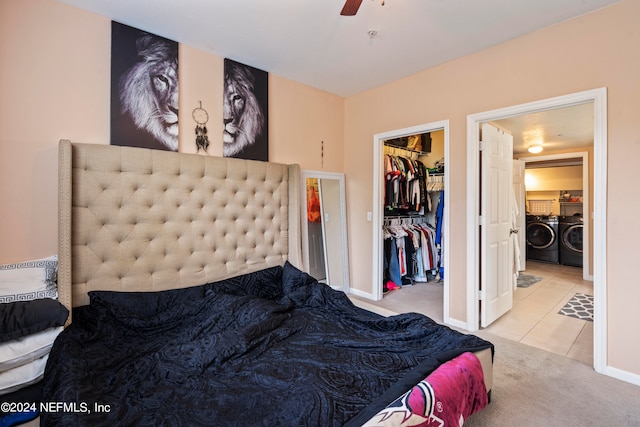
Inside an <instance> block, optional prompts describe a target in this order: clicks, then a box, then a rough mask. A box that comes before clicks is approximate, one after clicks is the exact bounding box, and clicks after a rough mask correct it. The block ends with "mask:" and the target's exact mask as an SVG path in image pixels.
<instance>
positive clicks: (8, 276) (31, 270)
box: [0, 255, 58, 303]
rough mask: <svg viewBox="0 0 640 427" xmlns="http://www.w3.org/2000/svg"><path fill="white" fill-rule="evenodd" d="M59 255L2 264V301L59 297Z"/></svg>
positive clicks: (0, 273) (0, 297) (0, 298)
mask: <svg viewBox="0 0 640 427" xmlns="http://www.w3.org/2000/svg"><path fill="white" fill-rule="evenodd" d="M57 281H58V257H57V256H56V255H54V256H50V257H48V258H42V259H36V260H32V261H26V262H21V263H18V264H4V265H0V303H8V302H14V301H31V300H34V299H41V298H53V299H56V298H58V287H57Z"/></svg>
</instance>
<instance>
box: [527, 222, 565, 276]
mask: <svg viewBox="0 0 640 427" xmlns="http://www.w3.org/2000/svg"><path fill="white" fill-rule="evenodd" d="M558 223H559V221H558V217H557V216H547V215H527V259H530V260H536V261H545V262H552V263H554V264H558V263H559V262H560V254H559V237H558Z"/></svg>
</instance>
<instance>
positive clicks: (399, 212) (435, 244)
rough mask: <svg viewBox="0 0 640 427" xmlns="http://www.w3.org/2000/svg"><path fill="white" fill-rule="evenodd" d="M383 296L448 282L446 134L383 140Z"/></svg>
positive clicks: (428, 133)
mask: <svg viewBox="0 0 640 427" xmlns="http://www.w3.org/2000/svg"><path fill="white" fill-rule="evenodd" d="M383 146H384V162H383V168H384V170H383V171H382V175H383V177H384V197H383V204H384V217H383V224H382V239H383V263H384V265H383V275H382V281H383V283H382V289H383V293H388V292H389V291H391V290H396V289H400V288H402V287H403V286H411V285H413V284H414V283H420V282H429V281H436V282H440V281H441V280H443V279H444V274H445V271H444V264H443V243H444V239H443V232H444V228H443V218H444V216H443V212H444V168H445V159H444V131H443V130H440V131H433V132H427V133H422V134H417V135H409V136H406V137H402V138H393V139H388V140H385V141H384V144H383Z"/></svg>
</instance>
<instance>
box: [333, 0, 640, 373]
mask: <svg viewBox="0 0 640 427" xmlns="http://www.w3.org/2000/svg"><path fill="white" fill-rule="evenodd" d="M638 16H640V2H638V1H631V0H629V1H623V2H621V3H618V4H616V5H614V6H612V7H609V8H606V9H601V10H599V11H597V12H594V13H591V14H588V15H583V16H581V17H578V18H576V19H573V20H570V21H566V22H563V23H561V24H558V25H555V26H552V27H548V28H546V29H542V30H540V31H537V32H535V33H531V34H529V35H526V36H523V37H520V38H517V39H514V40H511V41H509V42H506V43H503V44H500V45H497V46H494V47H492V48H489V49H486V50H484V51H482V52H479V53H476V54H472V55H468V56H466V57H464V58H461V59H458V60H454V61H451V62H449V63H446V64H443V65H441V66H439V67H435V68H432V69H429V70H426V71H423V72H421V73H418V74H416V75H413V76H410V77H408V78H405V79H402V80H399V81H396V82H393V83H391V84H388V85H385V86H382V87H379V88H376V89H374V90H370V91H367V92H364V93H361V94H358V95H356V96H352V97H349V98H347V100H346V112H345V114H346V121H345V123H346V131H345V144H346V145H345V170H346V171H348V173H349V179H348V180H347V192H348V193H349V194H350V198H349V204H348V206H347V208H348V216H349V244H350V255H349V259H350V260H351V274H352V280H351V283H352V284H353V285H354V286H357V287H358V289H360V290H362V291H363V292H372V289H373V286H374V284H373V283H372V271H373V269H374V268H378V266H373V265H372V260H371V256H370V255H369V254H370V253H371V247H372V245H373V242H372V240H371V236H372V228H371V227H372V223H371V222H367V221H366V220H365V218H366V212H367V211H371V210H374V209H377V207H374V206H373V205H372V203H373V195H372V191H373V182H372V181H373V172H372V168H362V167H360V165H361V164H367V163H368V164H370V165H372V164H373V141H372V135H374V134H377V133H381V132H387V131H391V130H394V129H401V128H405V127H409V126H415V125H419V124H423V123H430V122H434V121H438V120H444V119H449V121H450V126H451V129H450V141H451V147H450V150H451V151H450V152H451V155H450V158H449V159H446V161H447V168H449V170H450V172H451V181H450V185H451V194H450V197H451V202H450V209H451V212H452V215H451V236H450V239H451V241H450V253H451V257H452V260H451V263H452V265H454V266H455V268H452V269H451V271H449V272H448V274H449V278H450V281H451V282H450V284H451V286H450V288H451V289H450V295H449V297H450V301H451V303H452V306H451V310H450V315H451V317H452V318H454V319H457V320H461V321H466V297H467V295H466V286H467V285H466V275H467V271H466V263H467V260H466V245H467V236H466V233H465V229H466V209H467V206H466V179H467V177H466V162H467V153H466V150H467V148H466V131H467V130H466V118H467V115H469V114H474V113H480V112H485V111H489V110H493V109H497V108H503V107H508V106H512V105H518V104H523V103H527V102H531V101H536V100H540V99H546V98H552V97H555V96H560V95H566V94H571V93H575V92H580V91H584V90H590V89H595V88H599V87H607V88H608V144H609V145H608V165H609V173H608V209H607V211H608V221H607V232H608V236H607V238H608V242H607V245H608V246H607V247H608V252H607V261H608V268H607V272H606V276H607V280H606V281H607V289H608V301H607V303H608V306H607V308H608V310H607V311H608V319H607V324H608V363H609V365H610V366H612V367H614V368H617V369H620V370H622V371H626V372H630V373H634V374H640V362H639V360H640V359H638V357H637V354H638V353H639V352H640V342H638V340H631V339H628V336H627V335H626V333H627V332H626V331H627V330H629V328H630V327H634V326H633V325H637V324H640V311H638V310H637V309H636V305H637V301H640V286H638V285H637V279H635V277H636V276H637V272H636V269H635V264H636V263H637V260H636V258H637V253H638V250H637V245H638V243H637V242H638V241H640V227H635V226H631V227H630V224H635V222H636V221H637V220H636V218H635V217H636V216H637V215H636V212H637V211H638V209H639V208H640V199H639V198H638V197H634V196H631V197H630V194H629V191H628V190H625V188H626V189H629V188H631V187H630V186H629V185H630V183H633V182H635V181H636V179H635V178H634V171H635V170H637V159H638V158H640V121H638V120H637V117H640V102H638V99H640V84H638V76H640V56H639V55H637V46H638V45H640V31H639V30H638V26H637V17H638ZM399 111H401V112H402V113H401V114H398V112H399Z"/></svg>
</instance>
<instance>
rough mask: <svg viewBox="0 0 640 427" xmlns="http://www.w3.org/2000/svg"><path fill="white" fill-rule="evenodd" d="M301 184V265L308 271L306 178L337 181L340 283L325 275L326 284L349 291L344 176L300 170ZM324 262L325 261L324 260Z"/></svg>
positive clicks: (336, 173) (337, 173)
mask: <svg viewBox="0 0 640 427" xmlns="http://www.w3.org/2000/svg"><path fill="white" fill-rule="evenodd" d="M300 176H301V180H300V181H301V185H300V201H301V203H300V210H301V218H300V222H301V224H300V225H301V229H302V230H301V231H302V232H301V240H302V242H301V243H302V267H303V270H304V271H305V272H307V273H308V272H309V223H308V221H307V191H306V189H307V178H316V179H319V180H322V179H332V180H337V181H339V184H338V185H339V187H340V228H341V234H342V236H341V242H340V247H341V249H342V275H341V277H342V283H340V284H333V283H331V280H330V278H329V277H327V284H328V285H329V286H331V287H332V288H333V289H337V290H341V291H344V292H345V293H349V289H350V288H351V286H350V282H349V247H348V244H347V197H346V190H345V176H344V173H341V172H324V171H314V170H304V169H303V170H301V173H300ZM325 262H327V261H326V260H325Z"/></svg>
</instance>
